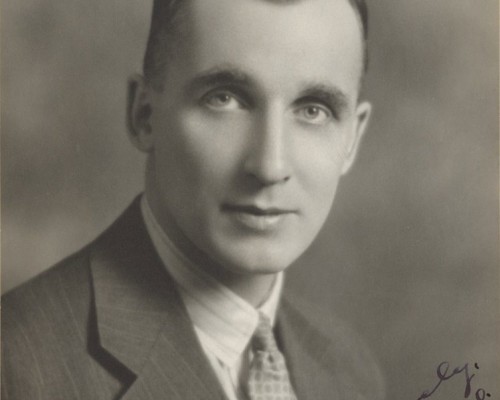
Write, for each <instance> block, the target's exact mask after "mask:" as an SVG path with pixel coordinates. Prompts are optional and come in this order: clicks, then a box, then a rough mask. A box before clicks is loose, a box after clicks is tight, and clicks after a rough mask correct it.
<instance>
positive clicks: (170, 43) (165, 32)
mask: <svg viewBox="0 0 500 400" xmlns="http://www.w3.org/2000/svg"><path fill="white" fill-rule="evenodd" d="M186 1H188V0H154V2H153V11H152V14H151V26H150V30H149V38H148V43H147V46H146V53H145V55H144V61H143V73H144V77H145V78H146V80H147V81H148V82H149V83H151V84H152V85H155V84H156V85H159V86H161V80H162V79H163V75H164V72H165V69H166V66H167V59H168V54H167V52H168V51H171V50H172V49H173V48H174V47H175V46H174V44H175V43H176V41H178V40H180V36H181V34H180V25H181V24H178V23H177V21H178V20H179V19H180V18H182V7H181V6H182V5H183V4H185V3H186ZM267 1H277V0H267ZM280 1H283V2H287V1H288V2H289V1H292V0H280ZM348 1H349V3H350V4H351V5H352V7H353V8H354V10H355V11H356V14H357V15H358V17H359V20H360V22H361V30H362V35H363V47H364V50H363V52H364V54H363V63H364V70H365V71H366V69H367V67H368V50H367V40H368V7H367V5H366V0H348Z"/></svg>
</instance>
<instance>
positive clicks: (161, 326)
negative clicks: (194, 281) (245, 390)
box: [90, 199, 224, 400]
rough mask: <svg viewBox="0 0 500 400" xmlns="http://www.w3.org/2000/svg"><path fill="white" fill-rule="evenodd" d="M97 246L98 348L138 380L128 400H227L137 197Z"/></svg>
mask: <svg viewBox="0 0 500 400" xmlns="http://www.w3.org/2000/svg"><path fill="white" fill-rule="evenodd" d="M92 249H93V250H92V252H91V255H90V267H91V274H92V282H93V290H94V302H95V313H96V318H97V330H98V336H99V344H100V346H101V347H102V349H103V350H105V351H107V352H108V353H110V354H111V355H112V356H113V357H114V358H115V359H116V360H118V361H119V362H120V363H122V364H123V365H124V366H125V367H127V368H128V369H129V370H130V371H132V372H133V373H134V374H135V375H136V376H137V379H136V380H135V381H134V383H133V384H132V386H131V387H130V388H129V390H128V391H127V392H126V393H125V395H124V397H123V399H132V398H133V399H156V398H169V399H170V398H172V399H179V400H180V399H187V398H189V399H198V398H199V399H222V398H224V395H223V393H222V389H221V388H220V385H219V383H218V381H217V378H216V377H215V374H214V373H213V371H212V369H211V367H210V365H209V363H208V361H207V359H206V358H205V357H204V355H203V351H202V349H201V347H200V344H199V342H198V340H197V338H196V335H195V332H194V330H193V328H192V325H191V323H190V321H189V318H188V316H187V313H186V310H185V308H184V305H183V303H182V301H181V299H180V296H179V294H178V292H177V290H176V289H175V285H174V282H173V281H172V279H171V278H170V276H169V275H168V274H167V272H166V270H165V268H164V267H163V265H162V264H161V261H160V259H159V258H158V255H157V254H156V252H155V250H154V248H153V245H152V243H151V242H150V240H149V237H148V235H147V232H146V229H145V226H144V223H143V220H142V216H141V214H140V209H139V199H136V200H135V201H134V203H133V204H132V205H131V206H130V207H129V208H128V209H127V210H126V211H125V212H124V214H123V215H122V216H121V217H120V218H119V219H118V220H117V221H116V222H115V223H114V224H113V225H112V226H111V227H110V228H109V229H108V230H107V231H106V232H105V233H103V235H101V236H100V237H99V238H98V239H97V240H96V242H95V243H94V246H93V247H92ZM200 376H202V377H203V379H202V380H201V379H200V378H199V377H200Z"/></svg>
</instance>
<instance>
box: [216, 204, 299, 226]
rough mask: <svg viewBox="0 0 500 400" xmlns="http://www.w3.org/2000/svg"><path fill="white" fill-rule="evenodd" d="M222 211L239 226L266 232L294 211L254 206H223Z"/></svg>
mask: <svg viewBox="0 0 500 400" xmlns="http://www.w3.org/2000/svg"><path fill="white" fill-rule="evenodd" d="M222 211H223V212H225V213H227V214H228V215H229V216H230V217H231V218H232V219H233V220H234V221H235V222H236V223H238V225H239V226H242V227H245V228H247V229H250V230H252V231H257V232H268V231H273V230H275V229H278V227H279V226H280V225H281V224H282V223H283V222H284V221H285V220H286V219H287V218H288V217H289V216H291V215H293V214H295V213H296V211H295V210H293V209H286V208H278V207H266V208H261V207H258V206H254V205H239V204H224V205H223V206H222Z"/></svg>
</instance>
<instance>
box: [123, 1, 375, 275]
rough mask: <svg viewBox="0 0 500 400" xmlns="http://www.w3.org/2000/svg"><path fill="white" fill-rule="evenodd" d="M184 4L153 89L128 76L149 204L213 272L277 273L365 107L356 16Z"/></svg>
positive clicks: (346, 161) (347, 153)
mask: <svg viewBox="0 0 500 400" xmlns="http://www.w3.org/2000/svg"><path fill="white" fill-rule="evenodd" d="M360 4H361V3H360ZM181 11H182V15H181V14H179V13H177V14H176V15H177V17H176V18H180V19H179V21H178V22H182V26H181V28H180V29H182V38H181V39H180V40H179V41H178V42H177V43H176V44H175V46H174V48H175V50H172V49H169V51H168V58H167V60H166V63H165V64H164V68H165V71H163V77H162V82H161V89H159V88H158V87H157V86H156V85H151V84H150V82H149V80H148V79H144V78H143V77H141V76H139V75H137V76H134V77H133V78H132V79H131V81H130V86H129V88H130V91H129V107H128V123H129V130H130V134H131V138H132V141H133V142H134V143H135V145H136V146H137V147H138V148H139V149H141V150H142V151H145V152H147V153H148V168H147V182H146V194H147V197H148V200H149V202H150V204H151V207H152V209H153V212H154V214H155V216H156V217H157V219H158V220H159V222H160V224H161V225H162V227H163V229H164V230H165V231H166V232H167V234H168V235H169V237H170V238H171V239H172V240H174V241H175V242H176V244H177V245H178V246H179V247H180V248H181V249H182V250H183V251H184V252H185V253H186V254H189V255H191V256H193V257H195V258H196V259H197V260H198V262H201V263H203V266H205V267H206V268H207V269H208V270H209V271H210V272H211V273H212V274H215V275H218V276H219V277H220V276H222V275H226V280H228V279H232V278H231V277H237V276H240V277H241V276H247V277H249V276H256V275H258V274H268V273H273V272H278V271H281V270H283V269H285V268H286V267H288V266H289V265H290V264H291V263H292V262H293V261H294V260H295V259H296V258H297V257H298V256H300V254H302V253H303V251H304V250H305V249H306V248H307V247H308V246H309V245H310V244H311V242H312V241H313V239H314V238H315V236H316V235H317V233H318V232H319V230H320V228H321V227H322V225H323V224H324V222H325V220H326V218H327V215H328V213H329V211H330V208H331V205H332V202H333V199H334V197H335V192H336V188H337V184H338V181H339V179H340V177H341V176H342V175H343V174H344V173H346V172H347V170H348V169H349V168H350V166H351V165H352V163H353V160H354V157H355V155H356V152H357V149H358V145H359V142H360V139H361V136H362V135H363V132H364V130H365V127H366V123H367V120H368V117H369V114H370V105H369V104H368V103H365V102H360V101H359V100H358V93H359V77H360V76H361V75H362V71H363V52H364V50H363V40H364V39H363V33H362V30H361V29H360V23H359V21H360V18H359V14H358V13H357V12H356V11H355V9H354V8H353V7H352V5H351V4H350V3H349V1H348V0H297V1H269V0H189V1H187V2H186V3H185V4H184V5H183V7H182V9H181ZM165 72H166V73H165ZM146 74H147V72H146ZM227 276H229V278H228V277H227Z"/></svg>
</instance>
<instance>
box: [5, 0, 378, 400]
mask: <svg viewBox="0 0 500 400" xmlns="http://www.w3.org/2000/svg"><path fill="white" fill-rule="evenodd" d="M365 35H366V10H365V6H364V3H362V2H361V1H348V0H296V1H271V0H189V1H187V0H185V1H173V0H158V1H156V2H155V4H154V10H153V17H152V25H151V33H150V38H149V42H148V48H147V51H146V57H145V63H144V76H140V75H135V76H133V77H132V78H131V79H130V82H129V102H128V109H127V111H128V127H129V132H130V137H131V139H132V142H133V143H134V145H135V146H136V147H137V148H138V149H140V150H141V151H144V152H145V153H147V167H146V189H145V193H144V195H143V196H141V197H140V198H138V199H137V200H136V201H135V202H134V203H133V204H132V205H131V206H130V207H129V209H128V210H127V211H125V213H124V214H123V215H122V216H121V217H120V218H119V219H118V220H117V221H116V222H115V223H114V224H113V225H112V226H111V227H110V228H109V229H108V230H107V231H106V232H105V233H104V234H102V235H101V236H100V237H99V238H98V239H96V240H95V241H94V242H93V243H92V244H90V245H89V246H87V247H85V248H84V249H83V250H81V251H80V252H78V253H77V254H75V255H73V256H71V257H70V258H68V259H67V260H65V261H63V262H62V263H60V264H59V265H57V266H55V267H53V268H52V269H50V270H49V271H48V272H46V273H44V274H42V275H41V276H39V277H38V278H35V280H33V281H31V282H29V283H27V284H25V285H23V286H22V287H21V288H19V289H17V290H15V291H13V292H11V293H10V294H8V295H7V296H6V297H5V298H4V301H3V317H2V322H3V342H4V347H3V358H4V361H3V368H2V377H3V384H2V396H3V398H4V399H50V400H54V399H65V400H68V399H223V398H225V399H231V400H236V399H251V400H256V399H277V398H280V399H300V400H302V399H379V398H382V397H383V394H382V381H381V378H380V372H379V370H378V367H377V366H376V363H375V362H374V361H373V360H372V358H371V356H370V354H369V351H368V350H367V349H366V347H365V346H364V345H363V344H362V342H361V341H360V340H359V339H357V338H356V336H355V335H354V334H353V333H352V332H351V331H350V330H349V329H348V328H347V327H346V326H345V325H344V324H343V323H341V322H340V321H336V320H334V321H330V318H329V317H327V316H326V314H323V313H320V315H321V318H315V319H319V321H313V320H312V315H313V314H317V313H318V311H317V310H316V309H314V308H311V309H309V310H308V308H307V306H305V305H303V304H300V302H298V301H297V300H296V299H295V296H293V294H291V293H282V291H283V271H284V270H286V268H287V267H288V266H289V265H290V264H291V263H292V262H293V261H294V260H295V259H296V258H297V257H299V256H300V255H301V254H302V253H303V252H304V250H305V249H306V248H307V247H308V246H309V245H310V244H311V242H312V241H313V239H314V237H315V236H316V234H317V233H318V231H319V230H320V228H321V227H322V225H323V223H324V221H325V219H326V218H327V215H328V213H329V210H330V208H331V205H332V202H333V199H334V196H335V191H336V187H337V183H338V181H339V178H340V177H341V176H342V175H343V174H345V173H346V172H347V171H348V170H349V168H350V167H351V165H352V163H353V161H354V158H355V155H356V152H357V149H358V146H359V143H360V140H361V137H362V135H363V133H364V131H365V128H366V124H367V121H368V118H369V114H370V105H369V104H368V103H366V102H362V101H360V100H359V91H360V82H361V79H362V75H363V70H364V64H365V57H366V56H365V50H364V46H365V44H364V40H365V38H366V36H365ZM311 310H312V311H311Z"/></svg>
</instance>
